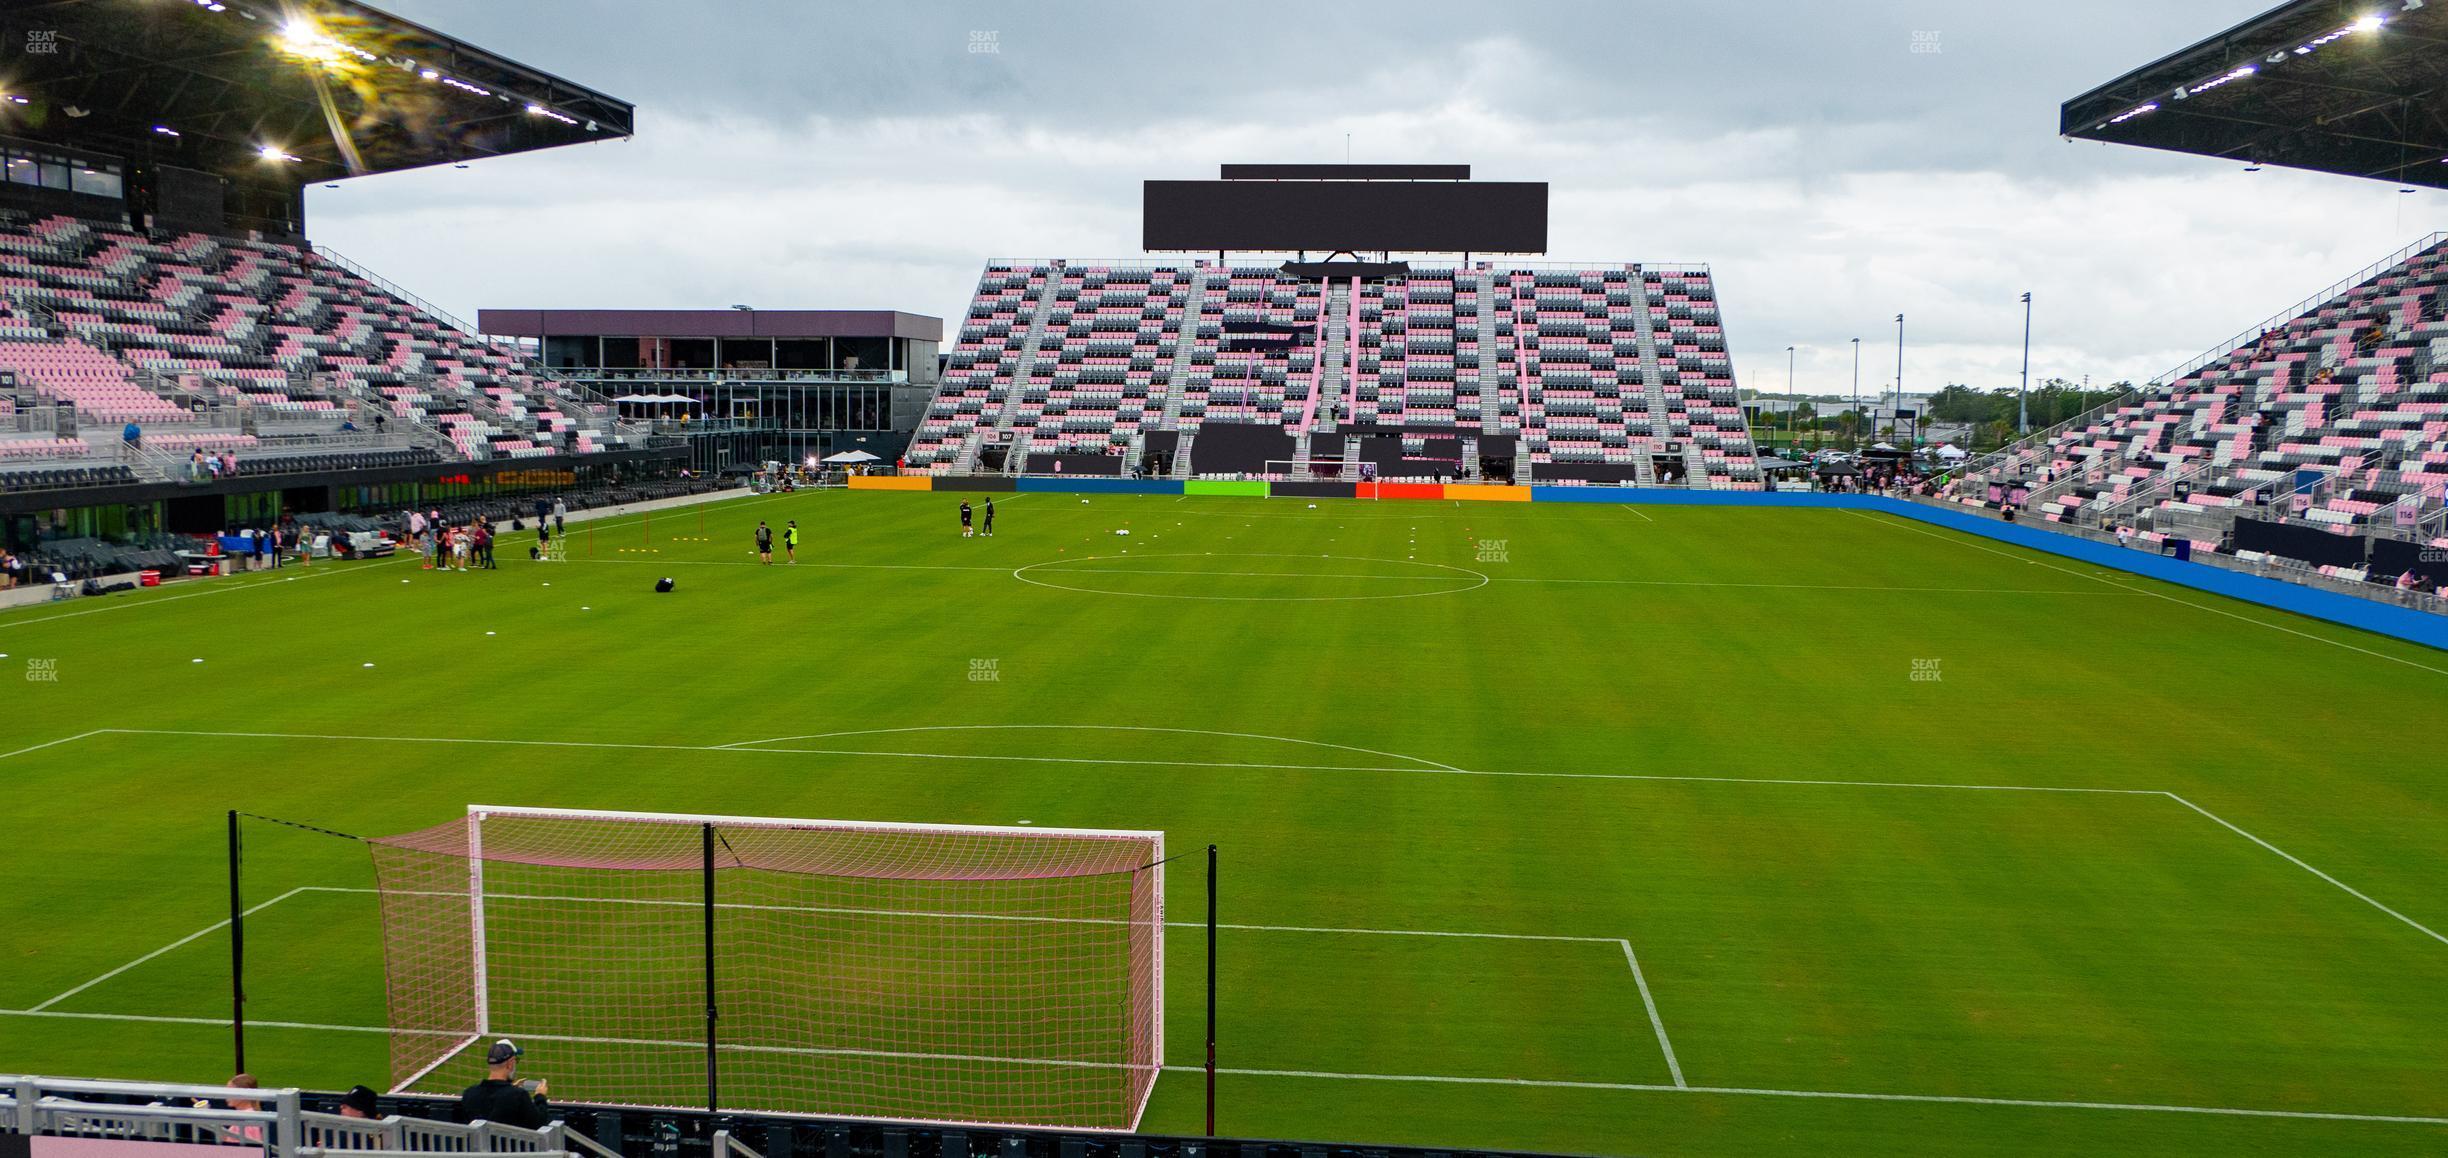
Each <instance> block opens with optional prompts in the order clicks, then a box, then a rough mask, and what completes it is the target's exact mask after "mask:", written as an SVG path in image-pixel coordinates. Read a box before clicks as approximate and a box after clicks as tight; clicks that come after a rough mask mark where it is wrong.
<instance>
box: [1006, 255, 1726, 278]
mask: <svg viewBox="0 0 2448 1158" xmlns="http://www.w3.org/2000/svg"><path fill="white" fill-rule="evenodd" d="M1311 252H1312V253H1314V252H1316V251H1314V250H1312V251H1311ZM1462 253H1463V251H1462V250H1458V249H1457V250H1445V251H1441V252H1431V253H1428V254H1426V255H1425V256H1432V257H1444V256H1459V255H1461V254H1462ZM1299 256H1300V253H1299V251H1298V250H1290V249H1252V250H1229V251H1227V252H1226V254H1225V261H1224V263H1223V264H1221V265H1218V264H1217V263H1216V260H1215V259H1214V258H1213V257H1201V256H1199V255H1198V254H1196V253H1188V252H1185V253H1184V254H1183V255H1182V256H1181V258H1180V260H1177V261H1167V260H1165V259H1163V258H1149V257H1128V258H1087V257H1067V258H1051V257H990V258H987V259H986V264H987V265H988V266H990V267H991V266H997V265H1007V266H1014V267H1018V268H1023V269H1025V268H1029V267H1036V266H1042V267H1046V268H1050V269H1060V270H1063V271H1064V272H1088V271H1090V270H1091V269H1095V270H1129V271H1134V272H1135V271H1138V270H1143V269H1144V270H1156V269H1178V270H1190V269H1199V268H1205V269H1230V268H1233V267H1235V266H1247V267H1249V268H1256V267H1258V266H1263V265H1266V264H1267V263H1268V262H1269V261H1274V262H1277V263H1281V262H1283V261H1291V260H1297V259H1298V258H1299ZM1395 257H1396V260H1405V259H1404V257H1403V255H1401V254H1396V255H1395ZM1243 258H1249V259H1252V260H1250V261H1248V262H1244V261H1243V260H1242V259H1243ZM1481 264H1483V262H1482V261H1481V260H1478V258H1477V257H1476V256H1474V259H1473V260H1472V261H1471V262H1470V263H1469V264H1467V265H1465V264H1460V263H1455V264H1452V265H1444V264H1437V265H1429V264H1425V263H1420V264H1419V265H1418V266H1417V268H1422V269H1435V270H1446V269H1451V270H1454V271H1457V272H1470V271H1473V270H1476V269H1477V268H1478V267H1479V266H1480V265H1481ZM1484 264H1488V265H1493V266H1495V267H1497V268H1499V269H1506V270H1522V271H1524V272H1528V273H1585V272H1588V271H1590V270H1598V271H1600V272H1616V271H1629V270H1630V269H1638V270H1639V271H1640V272H1642V273H1660V274H1675V275H1678V276H1686V277H1688V276H1693V275H1707V274H1708V272H1709V266H1708V263H1706V262H1688V261H1589V262H1559V261H1552V260H1550V261H1540V262H1522V263H1519V264H1514V263H1510V262H1506V261H1504V260H1502V259H1501V258H1493V257H1490V258H1488V259H1487V260H1486V261H1485V262H1484Z"/></svg>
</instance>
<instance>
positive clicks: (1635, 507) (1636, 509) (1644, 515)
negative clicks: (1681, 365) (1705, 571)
mask: <svg viewBox="0 0 2448 1158" xmlns="http://www.w3.org/2000/svg"><path fill="white" fill-rule="evenodd" d="M1620 505H1621V506H1622V507H1623V509H1625V510H1627V511H1630V512H1632V513H1633V514H1636V515H1639V516H1640V518H1641V521H1642V522H1644V523H1654V522H1656V521H1657V520H1656V519H1653V518H1650V517H1649V512H1647V511H1644V510H1642V509H1640V504H1639V503H1623V504H1620ZM1678 1084H1680V1083H1678Z"/></svg>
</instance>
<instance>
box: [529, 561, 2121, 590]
mask: <svg viewBox="0 0 2448 1158" xmlns="http://www.w3.org/2000/svg"><path fill="white" fill-rule="evenodd" d="M570 561H571V562H573V563H621V564H627V565H630V566H639V567H643V566H663V567H760V566H764V564H761V563H753V562H749V561H746V560H739V559H662V560H656V559H573V560H570ZM1062 561H1063V560H1055V562H1062ZM799 565H800V566H801V567H813V568H819V569H829V570H837V571H999V572H1003V573H1005V574H1009V573H1010V571H1011V568H1009V567H977V566H962V565H951V564H920V563H807V562H802V563H801V564H799ZM1035 566H1037V567H1039V568H1041V569H1040V570H1037V571H1036V572H1034V573H1036V574H1042V575H1188V576H1198V577H1202V578H1219V579H1384V580H1393V581H1397V582H1401V581H1423V582H1424V581H1428V580H1436V579H1450V578H1453V576H1450V575H1331V574H1325V573H1305V572H1299V573H1296V572H1273V571H1263V572H1262V571H1249V572H1241V571H1155V570H1147V569H1143V568H1137V567H1114V568H1104V567H1047V566H1044V565H1043V564H1038V565H1035ZM1489 582H1491V583H1556V584H1606V585H1616V586H1627V587H1728V588H1746V589H1754V590H1766V591H1875V592H1884V593H1893V594H1921V595H2075V596H2085V597H2090V596H2099V595H2106V594H2109V593H2110V592H2105V591H2077V590H2070V589H2067V588H2062V587H2029V588H2026V587H1894V586H1886V585H1881V584H1844V583H1732V582H1716V581H1710V580H1690V579H1682V580H1669V579H1500V578H1493V577H1491V578H1490V579H1489ZM2116 590H2117V591H2119V592H2122V593H2124V594H2128V595H2141V594H2150V593H2149V592H2143V591H2136V590H2133V589H2131V588H2124V587H2118V588H2116ZM1106 594H1124V593H1106Z"/></svg>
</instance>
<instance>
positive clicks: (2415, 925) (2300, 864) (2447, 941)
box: [2165, 792, 2448, 945]
mask: <svg viewBox="0 0 2448 1158" xmlns="http://www.w3.org/2000/svg"><path fill="white" fill-rule="evenodd" d="M2165 795H2166V796H2167V798H2168V799H2170V800H2173V801H2175V802H2176V803H2178V804H2181V805H2184V806H2185V807H2187V808H2190V809H2192V810H2193V811H2195V812H2198V813H2201V814H2202V815H2203V816H2206V817H2209V818H2210V820H2211V822H2212V823H2214V824H2217V825H2218V826H2219V827H2221V828H2224V829H2226V830H2227V831H2229V832H2232V833H2234V834H2236V835H2237V836H2240V837H2243V838H2244V839H2246V840H2249V841H2251V842H2253V843H2254V844H2257V845H2260V846H2261V847H2263V848H2266V849H2268V850H2270V851H2271V852H2274V853H2276V854H2278V855H2279V856H2280V857H2283V858H2285V859H2286V861H2287V862H2288V863H2289V864H2292V865H2294V866H2295V867H2296V868H2299V869H2302V870H2303V871H2305V872H2308V873H2311V874H2312V875H2313V876H2316V877H2319V878H2320V879H2322V880H2324V881H2327V882H2329V883H2330V884H2333V885H2336V886H2337V887H2338V888H2339V889H2341V890H2343V891H2344V892H2345V893H2346V895H2348V896H2350V897H2353V898H2354V899H2356V900H2358V901H2361V902H2363V903H2364V904H2367V905H2370V906H2371V907H2373V908H2375V909H2378V910H2380V911H2381V912H2383V913H2387V914H2388V915H2389V916H2392V917H2395V918H2397V919H2398V920H2399V921H2402V922H2404V923H2405V924H2406V926H2407V927H2408V928H2411V929H2413V930H2414V931H2416V932H2418V933H2421V934H2422V935H2423V936H2426V937H2429V938H2431V939H2432V940H2434V941H2437V942H2439V943H2440V944H2442V945H2448V937H2443V936H2441V935H2440V934H2439V932H2438V931H2437V930H2435V929H2433V928H2431V927H2430V926H2428V925H2425V924H2423V923H2422V922H2420V921H2417V920H2415V919H2414V918H2412V917H2409V916H2406V915H2405V914H2404V913H2400V912H2398V911H2397V910H2395V909H2392V908H2390V907H2388V906H2387V905H2384V904H2381V903H2380V902H2378V901H2375V900H2373V899H2372V898H2371V897H2370V896H2369V895H2367V894H2365V893H2364V892H2363V891H2362V890H2361V889H2357V888H2355V887H2354V886H2353V885H2349V884H2347V883H2346V882H2344V881H2341V880H2339V879H2337V878H2336V877H2333V876H2330V875H2329V874H2328V873H2325V872H2322V871H2321V870H2319V869H2316V868H2313V867H2312V866H2311V865H2309V864H2306V863H2304V860H2303V858H2301V857H2298V856H2296V855H2295V854H2294V853H2291V852H2288V851H2287V850H2285V849H2283V848H2280V847H2278V846H2277V845H2274V844H2271V843H2270V842H2268V841H2266V840H2263V839H2261V838H2260V837H2257V836H2254V835H2253V834H2251V833H2249V832H2246V831H2244V830H2243V829H2241V828H2238V827H2236V826H2235V825H2234V824H2233V823H2230V822H2229V821H2228V819H2227V818H2226V817H2223V816H2220V815H2219V814H2217V813H2215V812H2212V811H2210V810H2209V809H2207V808H2204V807H2202V806H2201V805H2198V804H2195V803H2193V802H2192V801H2190V800H2187V799H2185V798H2184V797H2182V796H2178V795H2176V794H2175V793H2173V792H2169V793H2166V794H2165Z"/></svg>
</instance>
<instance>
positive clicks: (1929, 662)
mask: <svg viewBox="0 0 2448 1158" xmlns="http://www.w3.org/2000/svg"><path fill="white" fill-rule="evenodd" d="M1942 674H1943V673H1941V672H1940V671H1939V670H1938V661H1937V660H1934V659H1916V660H1914V661H1912V673H1911V679H1912V682H1914V683H1917V684H1934V683H1937V682H1938V680H1939V678H1940V677H1941V675H1942Z"/></svg>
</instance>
